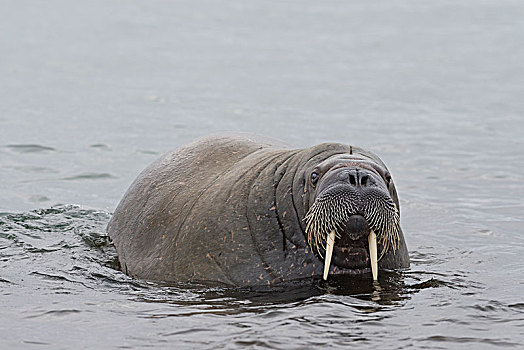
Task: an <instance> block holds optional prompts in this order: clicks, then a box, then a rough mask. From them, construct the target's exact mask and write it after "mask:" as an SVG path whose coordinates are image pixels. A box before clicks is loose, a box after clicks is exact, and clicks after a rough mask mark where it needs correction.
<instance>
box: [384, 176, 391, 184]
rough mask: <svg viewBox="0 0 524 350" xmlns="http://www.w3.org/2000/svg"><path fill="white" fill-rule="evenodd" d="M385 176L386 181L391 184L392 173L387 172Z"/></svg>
mask: <svg viewBox="0 0 524 350" xmlns="http://www.w3.org/2000/svg"><path fill="white" fill-rule="evenodd" d="M385 178H386V183H387V184H388V185H389V184H390V183H391V175H389V174H386V176H385Z"/></svg>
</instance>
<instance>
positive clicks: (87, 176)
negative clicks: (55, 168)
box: [64, 173, 117, 181]
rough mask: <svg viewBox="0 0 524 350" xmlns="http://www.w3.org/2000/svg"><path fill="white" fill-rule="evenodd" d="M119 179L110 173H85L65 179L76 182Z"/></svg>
mask: <svg viewBox="0 0 524 350" xmlns="http://www.w3.org/2000/svg"><path fill="white" fill-rule="evenodd" d="M116 178H117V177H116V176H114V175H112V174H109V173H83V174H78V175H75V176H69V177H66V178H64V180H67V181H74V180H105V179H116Z"/></svg>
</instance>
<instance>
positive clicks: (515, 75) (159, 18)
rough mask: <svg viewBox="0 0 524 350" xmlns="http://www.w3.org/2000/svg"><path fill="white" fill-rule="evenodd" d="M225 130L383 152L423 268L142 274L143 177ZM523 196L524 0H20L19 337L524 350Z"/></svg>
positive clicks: (126, 344) (41, 344) (16, 344)
mask: <svg viewBox="0 0 524 350" xmlns="http://www.w3.org/2000/svg"><path fill="white" fill-rule="evenodd" d="M221 131H243V132H252V133H257V134H261V135H266V136H271V137H274V138H277V139H280V140H283V141H285V142H287V143H288V144H290V145H292V146H293V147H307V146H311V145H313V144H317V143H320V142H324V141H337V142H344V143H348V144H352V145H356V146H361V147H364V148H367V149H369V150H371V151H373V152H375V153H377V154H378V155H379V156H380V157H381V158H382V159H383V160H384V161H385V163H386V164H387V165H388V167H389V169H390V170H391V172H392V174H393V177H394V179H395V182H396V184H397V189H398V192H399V196H400V202H401V212H402V216H401V224H402V227H403V230H404V232H405V235H406V240H407V243H408V247H409V250H410V255H411V263H412V264H411V268H410V269H408V270H406V271H402V272H390V273H381V276H380V280H379V283H378V284H375V285H374V284H373V283H372V282H371V280H370V278H369V276H362V277H360V278H349V279H348V278H338V279H337V278H333V279H330V280H328V282H327V283H322V282H321V281H318V280H314V281H311V282H310V283H308V284H297V285H293V286H287V287H286V288H274V289H271V290H249V289H228V288H221V287H209V286H203V285H196V284H180V285H178V284H176V285H166V284H161V283H152V282H148V281H141V280H137V279H133V278H130V277H128V276H126V275H124V274H123V273H122V272H120V271H119V270H118V264H117V258H116V252H115V249H114V247H113V246H112V245H111V242H110V240H109V238H108V236H107V234H106V232H105V228H106V225H107V222H108V220H109V219H110V217H111V215H112V212H113V210H114V209H115V207H116V205H117V204H118V202H119V200H120V198H121V196H122V195H123V194H124V192H125V190H126V189H127V187H128V186H129V185H130V183H131V182H132V181H133V179H134V178H135V177H136V176H137V175H138V173H139V172H140V171H141V170H142V169H143V168H145V167H146V166H147V165H148V164H150V163H151V162H153V161H154V160H155V159H156V158H157V157H159V156H160V155H161V154H162V153H164V152H167V151H169V150H171V149H173V148H176V147H178V146H180V145H182V144H184V143H187V142H190V141H191V140H193V139H195V138H197V137H200V136H203V135H207V134H210V133H215V132H221ZM523 198H524V2H522V1H510V0H496V1H495V0H493V1H485V0H475V1H473V0H465V1H451V0H443V1H419V0H416V1H415V0H404V1H400V0H392V1H386V2H376V1H368V0H348V1H331V0H327V1H312V0H300V1H298V0H296V1H287V0H286V1H279V2H269V1H229V0H225V1H212V0H209V1H202V0H192V1H167V0H152V1H138V0H128V1H123V0H110V1H107V0H103V1H102V0H90V1H66V0H47V1H45V2H41V1H30V0H17V1H9V0H0V348H1V349H73V348H74V349H88V348H89V349H98V348H103V349H117V348H126V349H145V348H150V349H168V348H173V349H174V348H176V349H193V348H194V349H221V348H225V349H240V348H242V349H243V348H251V349H316V348H326V349H328V348H329V349H333V348H341V349H342V348H359V349H498V348H514V349H521V348H523V346H524V345H523V343H524V222H523V220H524V200H523Z"/></svg>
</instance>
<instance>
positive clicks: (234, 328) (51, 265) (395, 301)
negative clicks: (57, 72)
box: [0, 205, 522, 348]
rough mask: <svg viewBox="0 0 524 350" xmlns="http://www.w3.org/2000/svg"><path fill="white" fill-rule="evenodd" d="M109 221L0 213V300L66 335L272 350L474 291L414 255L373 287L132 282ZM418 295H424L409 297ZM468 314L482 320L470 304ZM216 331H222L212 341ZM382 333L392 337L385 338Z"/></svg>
mask: <svg viewBox="0 0 524 350" xmlns="http://www.w3.org/2000/svg"><path fill="white" fill-rule="evenodd" d="M110 217H111V214H110V213H109V212H107V211H101V210H94V209H87V208H82V207H80V206H76V205H60V206H55V207H51V208H44V209H38V210H33V211H30V212H25V213H15V214H7V215H4V216H0V252H1V258H0V284H1V285H3V286H5V288H4V290H6V291H7V292H6V293H7V294H4V295H3V297H4V296H5V297H8V298H10V299H9V300H13V298H14V299H16V298H20V297H17V296H16V295H26V294H28V295H29V294H30V295H34V293H35V292H34V291H35V290H37V291H43V294H39V295H38V297H37V298H36V299H35V301H34V303H35V304H34V305H33V299H27V300H25V301H24V302H23V304H24V305H29V306H25V308H26V309H27V310H26V312H24V313H23V314H21V315H20V317H21V319H23V320H25V321H27V320H32V321H31V322H39V321H38V320H42V319H45V320H54V321H53V322H59V321H58V320H61V322H65V323H68V325H67V326H66V325H62V326H61V327H70V328H68V329H69V330H73V329H74V327H75V323H74V322H75V321H76V322H80V323H81V324H84V323H82V322H85V319H98V318H99V317H102V316H101V313H103V317H104V320H105V322H112V321H111V320H113V321H114V322H116V323H117V324H118V322H119V321H118V320H120V319H121V318H122V317H123V316H124V315H125V316H124V317H125V318H126V319H132V320H133V322H137V323H138V324H141V325H142V326H144V327H146V328H147V329H148V331H147V332H148V334H149V333H151V332H153V333H154V334H157V335H158V336H159V337H160V338H165V337H173V338H172V339H175V337H176V339H177V341H178V340H180V339H188V341H190V342H191V343H192V344H195V341H196V342H199V339H200V338H199V334H200V335H201V334H202V332H201V331H199V329H209V334H208V335H209V337H210V338H213V339H214V338H217V340H216V343H215V345H220V344H222V345H226V344H235V342H236V341H237V340H238V339H237V338H235V337H236V336H235V334H237V332H238V331H240V332H242V333H243V334H245V335H246V337H243V339H244V340H246V341H247V342H248V343H249V342H250V341H248V340H247V339H248V338H249V336H247V335H249V334H250V335H251V336H254V335H255V334H256V332H258V331H262V332H265V334H273V332H274V330H275V327H278V328H279V329H280V328H281V329H283V331H282V332H284V333H282V332H280V331H279V332H277V333H278V334H277V333H275V334H274V337H275V342H272V343H271V344H272V345H271V346H274V347H277V348H284V347H285V344H286V343H287V342H288V341H289V338H286V335H285V332H292V329H294V327H301V329H302V330H306V329H308V330H309V331H311V332H316V333H323V334H326V337H325V338H322V339H320V338H319V344H320V343H322V344H324V345H326V344H332V342H333V341H337V342H340V341H342V342H343V345H348V344H350V343H351V342H357V343H365V344H371V343H373V342H374V341H373V340H372V339H373V335H372V334H368V332H371V333H373V332H374V329H375V328H376V329H384V327H383V325H384V324H391V323H392V321H391V318H392V317H394V315H397V314H398V310H399V309H404V310H403V312H404V313H408V314H409V313H410V312H411V311H410V310H411V308H405V306H406V304H408V302H410V301H415V300H417V299H418V300H420V299H421V298H422V299H424V298H425V297H427V296H428V295H430V294H431V293H432V292H431V291H433V290H434V291H435V293H437V294H443V293H444V291H440V292H438V291H436V290H437V289H446V290H448V291H454V292H457V291H459V290H463V289H464V290H469V289H470V288H469V287H471V286H474V285H475V283H473V282H472V281H469V280H468V276H466V275H460V276H457V275H456V274H454V273H449V274H446V273H442V272H436V271H435V272H431V271H428V269H427V267H428V265H427V264H426V262H427V261H426V260H427V259H431V258H432V257H431V256H430V255H424V254H422V253H419V254H417V255H418V258H419V259H418V260H420V261H419V262H420V264H419V263H417V262H415V264H414V266H413V268H412V269H411V270H406V271H400V272H399V271H396V272H394V271H382V273H381V276H380V279H379V282H380V283H375V284H374V283H373V281H372V280H371V277H370V276H333V278H330V279H329V280H328V281H323V280H321V279H315V280H311V279H307V280H302V281H293V282H290V283H288V284H286V285H280V286H273V287H271V288H269V287H267V288H263V287H262V288H257V289H253V288H226V287H222V286H209V285H205V284H199V283H163V282H151V281H143V280H137V279H134V278H132V277H129V276H127V275H125V274H124V273H122V272H121V271H120V269H119V264H118V259H117V255H116V250H115V249H114V247H113V245H112V243H111V240H110V239H109V237H108V235H107V233H106V232H105V228H106V225H107V222H108V221H109V219H110ZM9 286H16V288H17V290H18V292H17V293H18V294H16V295H15V293H13V292H9V289H8V288H9ZM11 289H12V288H11ZM423 291H430V292H429V294H428V292H425V293H424V294H423V295H422V296H421V297H420V298H418V297H417V295H418V294H421V293H422V292H423ZM39 293H40V292H39ZM448 293H449V292H448ZM444 294H445V293H444ZM28 303H29V304H28ZM18 305H22V301H19V302H18ZM31 305H33V306H31ZM490 305H491V304H490ZM68 310H69V311H70V310H80V312H76V311H73V312H69V311H68ZM470 310H472V312H482V313H486V311H482V310H480V309H479V308H478V307H477V306H475V305H473V307H472V308H470ZM508 310H509V311H510V314H511V316H512V317H513V315H514V314H518V315H520V314H521V312H522V305H520V304H514V305H511V307H508ZM62 311H63V312H62ZM84 311H86V312H84ZM488 311H489V310H488ZM13 312H15V311H13ZM16 312H18V311H16ZM444 316H446V315H444ZM446 317H448V316H446ZM72 321H73V323H72V324H70V325H69V322H72ZM143 322H153V323H154V325H155V326H154V327H153V325H152V324H151V323H143ZM398 322H400V323H402V322H401V321H398V320H397V324H400V323H398ZM38 326H39V327H40V328H43V329H44V330H45V328H46V327H47V326H46V324H45V323H38ZM394 326H395V323H393V328H394ZM49 327H53V325H49ZM151 327H153V328H151ZM362 327H366V328H365V329H366V331H363V330H362V329H363V328H362ZM224 329H225V331H226V333H223V334H224V335H222V336H218V335H217V332H221V330H224ZM255 330H256V332H255ZM253 332H255V333H253ZM220 334H222V333H220ZM385 336H387V337H389V338H392V339H395V336H394V335H393V333H391V334H390V333H388V334H386V335H385ZM253 339H256V337H255V338H253ZM312 339H313V338H311V337H309V338H307V339H303V340H300V339H294V341H295V342H296V344H295V345H296V346H298V347H300V346H303V347H310V346H312V344H313V343H312V341H313V340H312ZM420 341H421V342H439V339H435V338H427V339H420ZM492 341H498V340H497V339H492ZM341 344H342V343H341ZM204 347H205V346H204Z"/></svg>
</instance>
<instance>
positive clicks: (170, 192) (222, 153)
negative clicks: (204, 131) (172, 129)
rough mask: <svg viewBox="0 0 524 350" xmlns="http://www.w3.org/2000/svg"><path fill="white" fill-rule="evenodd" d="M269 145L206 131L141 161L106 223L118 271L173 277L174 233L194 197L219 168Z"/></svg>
mask: <svg viewBox="0 0 524 350" xmlns="http://www.w3.org/2000/svg"><path fill="white" fill-rule="evenodd" d="M271 147H272V145H270V144H269V143H259V142H258V141H257V140H252V139H247V138H245V137H236V136H211V137H206V138H203V139H200V140H197V141H196V142H193V143H191V144H188V145H186V146H182V147H180V148H178V149H176V150H174V151H172V152H170V153H167V154H165V155H164V156H162V157H161V158H160V159H158V160H157V161H155V162H154V163H153V164H151V165H150V166H149V167H147V168H146V169H145V170H144V171H143V172H142V173H141V174H140V175H139V176H138V177H137V179H136V180H135V181H134V182H133V183H132V185H131V186H130V188H129V189H128V190H127V192H126V193H125V195H124V197H123V198H122V200H121V201H120V203H119V205H118V206H117V208H116V210H115V212H114V214H113V217H112V218H111V220H110V222H109V224H108V228H107V231H108V233H109V236H110V237H111V239H112V240H113V242H114V245H115V247H116V249H117V252H118V255H119V260H120V263H121V266H122V269H123V270H124V272H126V273H127V274H129V275H131V276H135V277H139V278H145V279H152V280H167V281H169V280H178V279H179V276H180V274H181V271H180V266H179V265H180V264H177V258H176V251H177V249H179V247H178V246H177V245H178V242H179V237H177V235H178V234H179V233H180V231H181V229H183V227H182V226H183V225H185V224H187V223H186V218H187V216H188V214H189V213H190V212H191V210H192V208H193V207H194V206H195V204H196V202H197V201H199V199H200V197H201V196H202V195H203V193H204V192H205V191H206V190H207V189H209V188H210V187H212V186H213V185H214V184H215V182H216V181H217V179H218V178H219V177H220V176H221V174H223V173H225V172H227V171H229V170H230V169H231V168H233V167H235V164H236V163H238V162H240V161H241V160H242V159H244V158H246V157H247V156H249V155H250V154H253V153H255V152H257V151H260V150H263V149H265V148H271ZM166 271H167V272H166Z"/></svg>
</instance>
